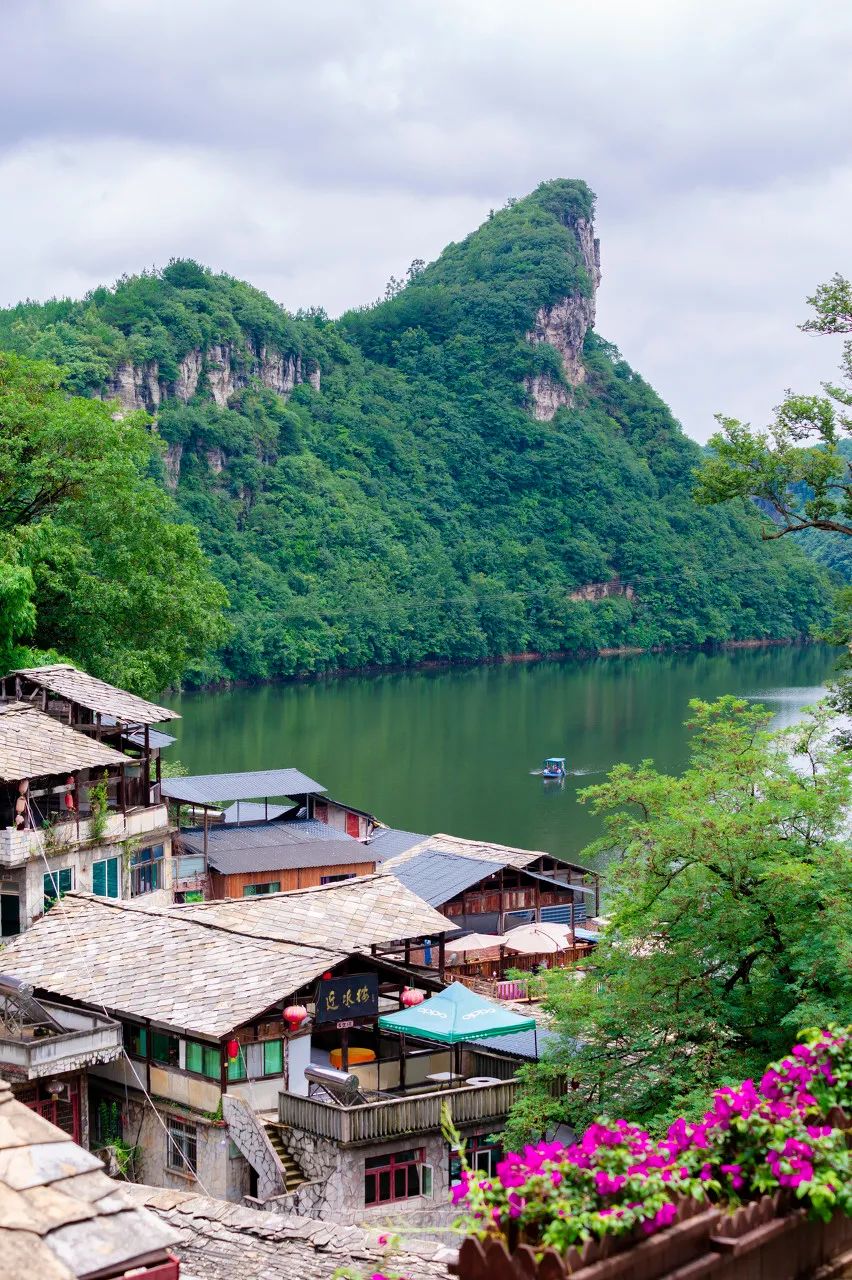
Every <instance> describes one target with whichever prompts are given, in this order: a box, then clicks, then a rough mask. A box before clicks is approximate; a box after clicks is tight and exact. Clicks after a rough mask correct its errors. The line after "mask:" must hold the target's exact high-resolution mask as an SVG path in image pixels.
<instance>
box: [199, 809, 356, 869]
mask: <svg viewBox="0 0 852 1280" xmlns="http://www.w3.org/2000/svg"><path fill="white" fill-rule="evenodd" d="M181 839H182V840H183V843H184V845H186V847H187V848H188V849H190V850H192V852H193V853H201V852H203V850H204V828H203V827H193V828H192V829H191V830H189V831H183V832H181ZM308 844H310V845H313V844H335V845H337V844H340V845H345V846H346V847H347V850H353V851H355V852H357V850H359V849H363V848H364V845H363V844H362V843H361V841H360V840H356V839H355V838H354V836H348V835H346V833H345V832H344V831H337V830H335V828H334V827H329V826H327V825H326V823H324V822H318V821H317V820H316V818H306V819H304V820H299V819H295V820H293V821H292V822H279V821H274V822H272V821H270V822H258V823H252V824H251V826H236V825H235V824H234V823H227V824H219V823H217V824H216V825H215V826H211V827H208V828H207V847H208V849H209V850H212V849H213V848H214V847H215V848H216V849H218V850H221V851H226V850H227V851H228V852H237V851H239V850H241V849H244V850H246V851H248V850H250V849H284V848H289V849H292V848H294V846H295V847H298V846H300V845H308ZM369 861H370V862H372V861H373V859H372V858H370V859H369Z"/></svg>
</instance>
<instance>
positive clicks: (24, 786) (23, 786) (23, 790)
mask: <svg viewBox="0 0 852 1280" xmlns="http://www.w3.org/2000/svg"><path fill="white" fill-rule="evenodd" d="M29 789H30V784H29V783H28V782H27V780H26V778H24V781H23V782H19V783H18V791H19V793H20V794H21V795H22V796H25V795H26V794H27V792H28V791H29Z"/></svg>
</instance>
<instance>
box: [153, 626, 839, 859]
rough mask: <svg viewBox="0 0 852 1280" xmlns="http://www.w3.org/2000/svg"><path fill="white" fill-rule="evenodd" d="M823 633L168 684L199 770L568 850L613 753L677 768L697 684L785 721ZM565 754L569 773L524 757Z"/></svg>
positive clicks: (579, 837) (578, 841) (816, 661)
mask: <svg viewBox="0 0 852 1280" xmlns="http://www.w3.org/2000/svg"><path fill="white" fill-rule="evenodd" d="M836 660H837V651H836V650H831V649H828V648H825V647H822V646H807V647H803V648H788V647H778V648H766V649H741V650H732V651H728V652H723V653H714V654H708V653H687V654H656V655H650V654H649V655H641V656H637V657H627V658H597V659H589V660H583V661H579V660H578V661H567V660H566V661H559V662H535V663H520V662H517V663H507V664H504V665H500V666H483V667H465V668H451V669H443V670H435V671H410V672H403V673H398V674H397V673H395V674H388V675H370V676H346V677H342V678H340V679H335V680H320V681H313V682H310V683H304V684H278V685H264V686H261V687H258V688H250V689H234V690H229V691H225V692H220V693H192V694H184V695H182V696H180V697H177V698H176V697H171V698H169V699H168V702H169V705H170V706H173V707H174V708H175V709H176V710H177V711H179V712H180V713H181V715H182V716H183V717H184V718H183V719H182V720H181V721H178V722H177V724H176V727H175V728H172V726H169V728H170V729H172V732H175V733H176V734H177V736H178V742H177V743H176V745H175V746H174V747H172V748H171V750H170V752H169V755H170V756H171V757H172V758H175V757H177V758H179V759H180V760H181V761H182V763H183V764H184V765H186V767H187V768H188V769H189V771H190V773H218V772H225V771H236V770H241V769H272V768H283V767H287V766H293V767H296V768H299V769H301V770H302V771H303V772H304V773H307V774H308V775H309V776H310V777H312V778H315V779H316V780H317V781H318V782H320V783H322V784H323V785H324V786H325V787H327V788H328V790H329V792H330V794H331V795H332V796H334V797H335V798H336V799H340V800H343V801H345V802H347V803H349V804H352V805H354V806H356V807H357V808H361V809H367V810H369V811H370V812H371V813H374V814H376V815H377V816H378V817H379V818H381V819H382V821H384V822H387V823H388V824H390V825H391V826H396V827H403V828H405V829H406V830H409V831H422V832H426V833H429V834H432V833H435V832H438V831H443V832H449V833H451V834H453V835H458V836H470V837H479V838H481V839H484V840H496V841H500V842H501V843H503V844H510V845H519V846H521V847H524V848H528V849H545V850H548V851H549V852H552V853H555V854H561V855H565V856H573V855H576V854H577V853H579V851H580V850H581V849H583V847H584V846H585V845H586V844H588V842H589V841H590V840H592V839H594V838H595V836H597V835H598V834H600V824H599V822H598V820H596V819H595V818H593V817H592V816H591V815H590V814H589V813H588V812H587V810H586V809H585V808H584V807H583V806H582V805H580V804H578V803H577V792H578V791H579V790H580V789H581V788H582V787H583V786H585V785H588V784H589V783H592V782H595V781H599V780H602V779H603V777H604V774H605V772H606V770H608V769H609V768H610V767H611V766H612V765H613V764H615V763H617V762H618V761H620V760H624V761H628V762H630V763H636V762H637V761H639V760H642V759H645V758H646V757H651V758H652V759H653V760H655V761H656V763H657V765H658V766H659V767H660V768H662V769H665V770H667V771H669V772H674V771H678V770H680V769H682V768H683V766H684V765H685V763H686V759H687V732H686V730H685V728H684V727H683V721H684V719H685V718H686V716H687V714H688V703H689V699H690V698H692V697H701V698H706V699H712V698H716V697H718V696H719V695H721V694H724V693H734V694H738V695H742V696H747V697H749V698H754V699H756V700H758V701H760V702H763V703H764V704H765V705H766V706H767V707H769V708H770V709H771V710H772V711H773V712H774V713H775V723H776V724H777V725H779V726H781V725H788V724H790V723H792V722H793V721H794V720H795V719H796V717H797V716H798V714H799V712H800V710H801V708H802V707H803V706H805V705H808V704H809V703H812V702H814V701H816V700H817V698H819V697H820V696H821V694H822V692H823V684H824V681H825V680H826V678H828V677H829V676H830V675H831V673H832V670H833V668H834V664H835V662H836ZM548 755H564V756H566V757H567V767H568V769H569V770H570V771H571V773H570V776H569V777H568V778H566V780H565V783H564V785H562V786H561V785H560V784H558V783H553V782H545V781H543V779H542V778H540V777H536V776H534V775H533V774H532V773H531V770H534V769H537V768H539V767H540V765H541V761H542V759H543V757H544V756H548Z"/></svg>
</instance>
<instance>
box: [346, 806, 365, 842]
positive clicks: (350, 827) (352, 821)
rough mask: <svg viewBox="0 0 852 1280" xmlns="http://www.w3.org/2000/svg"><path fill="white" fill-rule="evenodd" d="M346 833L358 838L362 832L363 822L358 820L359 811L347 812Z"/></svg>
mask: <svg viewBox="0 0 852 1280" xmlns="http://www.w3.org/2000/svg"><path fill="white" fill-rule="evenodd" d="M346 834H347V835H348V836H354V837H355V839H356V840H357V839H358V837H359V835H360V834H361V823H360V822H359V820H358V815H357V813H349V812H348V811H347V813H346Z"/></svg>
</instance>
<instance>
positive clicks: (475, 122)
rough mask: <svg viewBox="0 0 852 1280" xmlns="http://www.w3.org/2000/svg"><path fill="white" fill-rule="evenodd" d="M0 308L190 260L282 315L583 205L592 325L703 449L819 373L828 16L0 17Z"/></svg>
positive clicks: (182, 7) (155, 9)
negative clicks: (806, 303) (569, 182)
mask: <svg viewBox="0 0 852 1280" xmlns="http://www.w3.org/2000/svg"><path fill="white" fill-rule="evenodd" d="M4 42H5V46H6V50H7V57H6V60H5V65H4V77H3V81H2V83H0V198H2V205H0V208H2V214H0V217H2V219H3V225H4V230H5V232H6V235H5V240H6V243H7V245H8V244H12V245H14V252H13V253H12V254H10V255H9V260H8V261H7V263H6V270H5V272H4V275H3V277H2V290H0V292H2V297H3V299H4V300H6V301H13V300H15V299H16V298H17V297H19V296H22V295H25V294H30V295H34V296H46V295H48V294H51V293H54V292H60V293H61V292H72V293H79V292H81V291H83V290H84V289H86V288H88V287H91V286H92V285H93V284H96V283H99V282H101V281H103V280H105V279H106V280H109V279H112V278H114V277H115V276H116V275H118V274H120V273H121V272H123V271H125V270H138V269H140V268H141V267H144V266H150V265H151V264H152V263H155V262H157V263H162V262H163V261H165V260H166V259H167V258H168V257H169V256H171V255H172V254H192V255H193V256H196V257H198V258H200V259H202V260H204V261H207V262H209V263H210V264H211V265H212V266H214V267H217V268H221V269H225V270H228V271H231V272H233V273H234V274H238V275H243V276H245V277H247V278H249V279H251V280H252V281H253V282H254V283H256V284H258V285H260V286H261V287H263V288H266V289H268V290H269V292H271V293H272V294H273V296H275V297H277V298H278V299H279V300H280V301H282V302H284V303H285V305H288V306H291V307H296V306H299V305H307V304H309V303H311V302H317V303H322V304H324V305H326V306H327V307H328V308H329V310H331V311H332V312H338V311H340V310H342V309H343V308H345V307H346V306H350V305H354V304H356V303H359V302H362V301H367V300H369V299H371V298H374V297H376V296H377V294H379V293H380V292H381V290H382V287H383V284H384V281H385V280H386V279H387V278H388V276H389V274H390V273H391V272H395V273H396V274H399V272H400V270H401V269H402V268H404V267H405V266H406V265H407V263H408V262H409V261H410V260H411V258H413V257H415V256H422V257H427V258H428V257H433V256H434V255H435V254H436V253H437V252H439V251H440V249H441V247H442V246H443V244H444V243H445V241H446V240H447V239H449V238H453V239H458V238H460V237H461V236H463V235H465V234H466V233H467V232H468V231H469V230H471V229H472V228H473V227H474V226H475V225H476V224H477V223H478V222H479V221H481V219H482V218H483V217H484V216H485V214H486V213H487V211H488V208H489V207H491V206H496V205H499V204H502V203H503V201H504V200H505V199H506V197H507V196H509V195H515V196H519V195H523V194H525V193H526V192H527V191H529V190H530V189H532V188H533V187H534V186H536V185H537V184H538V182H540V181H542V180H543V179H545V178H549V177H555V176H568V177H573V176H578V177H584V178H585V179H586V180H587V181H588V182H589V184H590V185H591V186H592V187H593V188H594V189H595V190H596V191H597V192H598V195H599V229H600V233H601V236H602V239H603V257H604V284H603V288H602V291H601V298H600V309H599V323H600V328H601V330H602V332H604V333H605V334H606V335H607V336H608V337H610V338H612V339H613V340H615V341H616V342H618V344H619V345H620V346H621V347H622V349H623V350H624V353H625V355H626V356H627V357H628V358H629V359H630V360H631V362H632V363H633V364H634V365H635V366H636V367H637V368H638V369H639V370H640V371H642V372H643V373H644V374H645V375H646V376H647V377H648V378H649V380H651V381H652V382H653V383H654V384H655V385H656V386H657V388H658V390H659V391H660V392H661V394H662V395H663V396H664V397H665V398H667V399H669V400H670V401H671V402H672V404H673V406H674V408H675V410H676V411H677V412H678V414H679V415H680V416H681V418H682V419H683V421H684V424H685V426H686V427H687V429H688V430H689V431H691V432H692V433H693V434H696V435H698V436H706V434H707V432H708V430H709V429H710V427H711V426H712V419H711V415H712V412H713V411H714V410H716V409H725V410H729V411H731V412H739V413H741V414H743V415H744V416H745V415H750V416H753V417H755V418H757V419H759V418H760V417H761V416H765V415H766V413H767V412H768V410H769V408H770V407H771V405H772V403H774V401H775V400H776V399H777V398H778V396H779V394H780V392H781V391H782V390H783V387H784V386H785V385H786V384H787V383H788V382H795V381H797V380H798V379H799V378H801V379H803V380H804V382H803V385H815V383H816V382H817V381H818V380H819V378H820V377H821V376H827V375H828V374H829V373H830V372H831V368H832V357H831V354H830V352H829V349H828V344H825V345H823V344H820V343H815V342H814V341H813V340H810V341H809V340H808V339H807V338H804V337H802V336H801V335H798V334H797V333H796V330H795V323H796V322H797V321H798V320H800V319H801V318H802V316H803V297H804V294H805V293H806V292H808V291H809V290H810V289H811V288H812V287H813V285H814V284H815V283H816V282H817V281H818V280H819V279H820V278H822V277H824V276H826V275H828V274H830V273H831V272H832V271H834V270H837V269H843V268H844V267H846V268H847V269H849V268H848V257H847V258H846V259H845V260H844V255H845V254H846V255H848V244H847V241H846V232H845V223H846V222H848V215H847V211H848V207H849V194H850V192H849V182H850V180H852V179H850V175H852V156H850V143H849V137H848V120H849V119H850V116H852V110H850V108H852V82H850V78H849V77H848V75H847V74H846V72H847V67H848V65H849V53H850V47H852V7H850V6H848V5H847V4H846V3H841V2H840V0H837V2H834V0H815V2H812V3H811V4H809V5H808V6H803V5H801V4H800V3H799V2H798V0H749V2H748V3H746V4H743V3H742V2H741V0H740V2H739V3H734V0H718V2H717V3H716V4H714V5H713V6H712V8H711V7H710V6H708V5H706V4H704V3H703V2H699V0H645V3H643V4H642V5H636V4H635V3H631V2H629V0H604V2H602V3H598V4H590V3H588V2H586V3H584V4H580V3H577V2H575V0H570V2H569V0H535V3H530V4H527V5H519V4H518V3H517V0H464V3H458V0H431V2H427V0H407V2H406V3H404V4H402V3H399V0H361V3H358V0H321V2H320V3H318V4H315V5H313V6H312V7H306V6H304V5H296V4H295V3H293V2H292V0H253V2H252V3H249V4H237V3H236V0H122V2H121V3H118V2H117V0H41V3H37V2H34V3H31V4H28V5H19V6H7V9H6V12H5V13H4Z"/></svg>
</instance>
